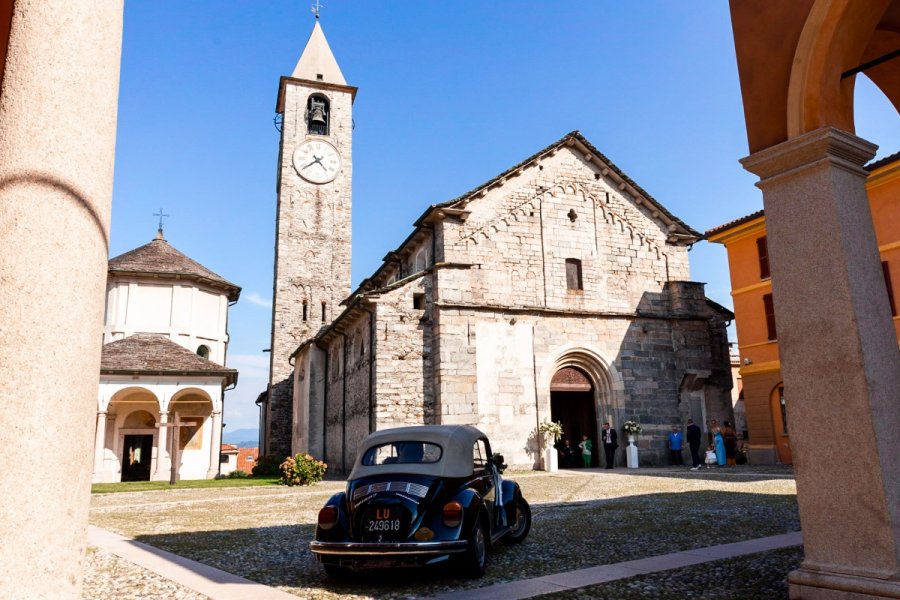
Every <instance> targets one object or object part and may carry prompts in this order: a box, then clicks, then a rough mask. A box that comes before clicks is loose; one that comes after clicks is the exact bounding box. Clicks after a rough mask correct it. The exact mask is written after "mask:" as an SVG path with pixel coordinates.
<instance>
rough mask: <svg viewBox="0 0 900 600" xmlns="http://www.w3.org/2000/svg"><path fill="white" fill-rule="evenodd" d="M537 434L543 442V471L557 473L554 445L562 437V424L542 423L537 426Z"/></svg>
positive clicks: (553, 422) (554, 422) (556, 422)
mask: <svg viewBox="0 0 900 600" xmlns="http://www.w3.org/2000/svg"><path fill="white" fill-rule="evenodd" d="M538 433H539V434H540V435H541V437H542V438H543V440H544V469H545V470H547V471H551V472H553V471H557V470H558V469H559V467H558V466H557V457H556V447H555V446H556V443H557V442H559V440H560V438H562V436H563V428H562V423H560V422H559V421H548V420H547V419H544V421H543V422H542V423H541V424H540V425H539V426H538Z"/></svg>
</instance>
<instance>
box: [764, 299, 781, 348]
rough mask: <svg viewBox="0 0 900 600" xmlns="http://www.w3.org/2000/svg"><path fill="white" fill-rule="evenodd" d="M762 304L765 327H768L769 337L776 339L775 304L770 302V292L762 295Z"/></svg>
mask: <svg viewBox="0 0 900 600" xmlns="http://www.w3.org/2000/svg"><path fill="white" fill-rule="evenodd" d="M763 306H764V307H765V310H766V329H768V333H769V339H770V340H775V339H778V338H777V337H776V335H775V305H774V303H773V302H772V294H766V295H765V296H763Z"/></svg>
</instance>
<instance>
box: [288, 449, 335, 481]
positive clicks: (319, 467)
mask: <svg viewBox="0 0 900 600" xmlns="http://www.w3.org/2000/svg"><path fill="white" fill-rule="evenodd" d="M326 469H328V465H326V464H325V463H323V462H322V461H321V460H316V459H315V458H313V457H312V456H310V455H309V454H298V455H297V456H295V457H294V458H291V457H290V456H289V457H287V458H286V459H284V462H282V463H281V480H280V481H279V483H281V484H283V485H313V484H316V483H319V482H320V481H322V478H323V477H325V470H326Z"/></svg>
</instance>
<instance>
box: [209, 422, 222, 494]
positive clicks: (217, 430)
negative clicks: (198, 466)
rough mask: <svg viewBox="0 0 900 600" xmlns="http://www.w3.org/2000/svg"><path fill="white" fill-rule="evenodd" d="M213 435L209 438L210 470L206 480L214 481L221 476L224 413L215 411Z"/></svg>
mask: <svg viewBox="0 0 900 600" xmlns="http://www.w3.org/2000/svg"><path fill="white" fill-rule="evenodd" d="M211 433H212V435H210V436H209V440H210V445H209V470H208V471H207V472H206V478H207V479H212V478H213V477H215V476H216V475H218V474H219V454H221V452H222V411H221V410H214V411H213V414H212V432H211Z"/></svg>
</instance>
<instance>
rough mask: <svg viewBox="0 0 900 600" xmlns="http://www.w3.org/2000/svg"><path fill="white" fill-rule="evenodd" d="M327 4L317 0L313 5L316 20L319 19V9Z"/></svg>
mask: <svg viewBox="0 0 900 600" xmlns="http://www.w3.org/2000/svg"><path fill="white" fill-rule="evenodd" d="M323 6H325V5H324V4H321V3H319V0H316V3H315V4H313V5H312V13H313V14H314V15H316V20H317V21H318V20H319V9H320V8H322V7H323Z"/></svg>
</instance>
